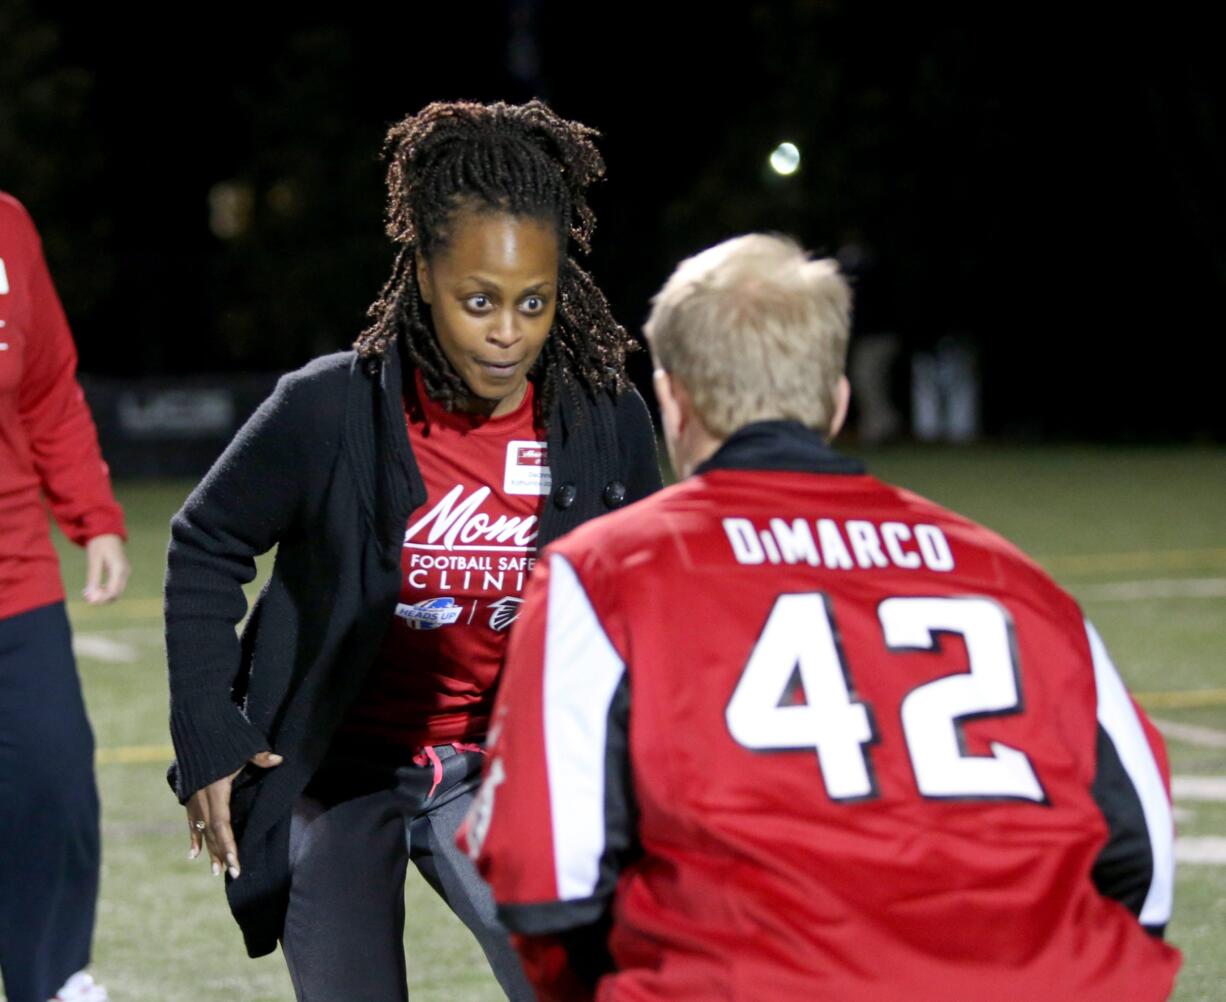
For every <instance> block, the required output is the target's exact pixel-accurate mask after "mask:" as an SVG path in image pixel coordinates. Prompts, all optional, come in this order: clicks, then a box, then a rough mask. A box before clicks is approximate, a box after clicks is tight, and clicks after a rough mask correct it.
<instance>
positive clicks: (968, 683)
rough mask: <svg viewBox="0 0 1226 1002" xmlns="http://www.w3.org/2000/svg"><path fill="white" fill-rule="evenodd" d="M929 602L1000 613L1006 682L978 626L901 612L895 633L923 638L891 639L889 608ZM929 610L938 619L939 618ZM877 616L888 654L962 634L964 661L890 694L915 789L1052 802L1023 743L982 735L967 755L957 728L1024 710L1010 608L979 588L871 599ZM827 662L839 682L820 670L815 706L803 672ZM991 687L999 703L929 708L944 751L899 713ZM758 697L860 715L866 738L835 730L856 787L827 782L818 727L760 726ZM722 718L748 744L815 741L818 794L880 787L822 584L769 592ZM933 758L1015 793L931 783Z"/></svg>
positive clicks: (859, 795) (871, 736)
mask: <svg viewBox="0 0 1226 1002" xmlns="http://www.w3.org/2000/svg"><path fill="white" fill-rule="evenodd" d="M815 600H816V601H815ZM933 602H935V603H939V604H940V605H941V606H945V605H946V604H947V603H948V604H949V607H950V608H951V609H952V610H953V612H952V613H951V616H952V618H953V619H954V620H957V619H958V618H959V614H960V613H961V612H962V610H963V609H966V608H969V607H968V606H966V605H965V603H974V604H975V605H976V606H978V607H979V608H981V609H982V608H990V609H991V610H993V612H994V613H996V614H997V615H998V616H999V622H1000V625H1001V626H1002V628H1003V631H1004V637H1005V644H1004V645H1003V649H1004V651H1005V659H1004V660H1005V662H1006V663H1007V681H1005V682H1004V685H1003V686H1002V684H1001V683H1002V679H1001V678H1000V677H999V672H998V671H997V668H995V667H992V665H994V664H996V663H997V662H996V660H995V657H994V656H995V655H998V654H999V653H1000V651H1001V648H1000V646H999V645H995V641H996V640H998V639H999V638H998V637H993V636H990V635H986V637H985V634H984V631H982V630H981V631H979V634H978V635H977V636H976V637H975V638H974V643H973V642H972V638H971V637H970V635H969V630H961V629H958V628H957V627H956V626H949V627H945V628H941V626H940V624H939V623H938V625H937V626H931V625H929V624H925V623H924V622H920V623H918V624H917V623H906V622H905V621H902V622H901V626H902V628H903V632H904V633H905V632H906V631H907V629H908V628H909V629H912V630H914V629H915V628H916V626H917V625H918V628H919V629H920V630H922V633H923V642H920V643H908V644H898V643H890V639H889V636H890V633H891V632H895V633H896V632H897V629H895V627H892V626H891V623H894V624H895V626H897V624H898V623H899V622H900V621H899V620H897V617H895V616H893V614H892V610H893V609H895V608H897V609H901V610H903V611H909V610H910V609H913V608H915V603H933ZM887 607H888V608H887ZM817 610H820V615H819V616H817V617H816V630H808V631H801V630H796V631H795V633H794V634H791V635H789V634H788V632H787V628H788V627H789V626H791V627H795V625H796V624H795V623H794V622H793V621H792V620H794V619H795V617H796V616H797V615H798V614H799V613H802V612H805V611H808V613H809V620H808V622H810V623H812V622H814V617H813V615H812V613H813V612H816V611H817ZM936 618H938V619H941V620H942V621H944V620H945V618H947V617H936ZM887 620H889V621H887ZM877 621H878V623H879V624H880V626H881V631H882V638H881V639H882V642H883V644H884V646H885V649H886V650H887V651H888V652H890V653H932V654H940V653H941V651H942V646H941V641H942V638H943V637H945V636H947V635H957V636H961V637H962V638H963V642H964V644H965V645H966V649H967V666H966V667H965V668H963V669H960V670H955V671H951V672H947V673H946V674H944V675H941V676H938V677H937V678H933V679H928V680H926V681H924V682H921V683H919V684H918V685H916V686H913V687H912V688H911V689H909V690H908V691H907V692H906V693H905V694H904V695H903V696H902V698H901V699H900V700H899V703H898V714H899V723H900V726H901V730H902V734H903V738H904V742H905V744H906V748H907V760H908V764H909V765H910V768H911V772H912V776H913V778H914V780H915V786H916V790H917V791H918V793H919V795H920V796H921V797H923V798H924V799H930V800H956V801H968V802H969V801H981V802H1002V801H1005V802H1007V801H1018V802H1024V803H1035V804H1039V805H1042V806H1050V804H1051V801H1050V799H1049V798H1048V796H1047V791H1046V790H1045V789H1044V787H1043V784H1042V782H1041V781H1040V780H1039V778H1038V773H1037V772H1036V771H1035V769H1034V767H1033V765H1032V764H1031V762H1030V759H1029V756H1027V755H1026V753H1025V752H1023V751H1021V750H1020V749H1016V748H1013V747H1011V746H1009V745H1006V744H1004V743H1003V742H999V741H989V742H988V746H989V748H990V749H991V753H990V754H987V755H972V754H969V753H968V752H967V742H966V735H965V731H964V729H963V728H964V726H965V725H966V724H967V723H970V722H973V721H976V720H980V719H990V718H993V717H1008V716H1013V715H1015V714H1019V713H1023V712H1025V709H1026V705H1025V700H1024V697H1023V693H1022V679H1021V671H1020V657H1019V654H1018V647H1017V638H1016V635H1015V632H1014V626H1013V617H1012V616H1011V615H1010V614H1009V610H1008V609H1006V608H1005V607H1004V606H1003V605H1001V604H1000V603H999V602H997V601H995V600H994V599H991V598H989V597H987V596H978V595H931V596H891V597H889V598H886V599H883V600H882V601H881V602H879V603H878V605H877ZM995 625H996V624H995V623H993V624H992V626H993V627H994V626H995ZM780 632H782V633H783V634H784V638H783V639H784V643H783V645H782V646H783V649H784V651H786V652H787V653H786V654H785V657H784V659H783V660H779V659H778V655H779V654H780V653H781V651H780V650H779V648H780V644H779V641H778V638H777V637H776V634H777V633H780ZM909 639H911V638H909ZM788 640H791V641H792V644H788V643H787V641H788ZM764 641H765V643H764ZM804 645H807V646H804ZM972 646H978V647H980V648H981V650H982V649H984V648H987V647H990V648H991V650H990V651H989V653H990V655H992V656H991V657H989V658H987V659H985V658H983V657H980V659H979V663H978V664H976V662H975V658H974V657H973V656H972V650H971V649H972ZM772 655H774V657H772ZM793 655H794V656H793ZM832 655H833V656H832ZM764 662H765V663H764ZM789 662H790V663H789ZM985 663H987V664H988V667H986V668H985V667H984V665H985ZM779 664H786V665H787V670H786V676H781V675H780V672H779V670H778V668H777V665H779ZM806 667H807V670H806ZM832 667H837V668H838V672H839V676H840V677H841V690H840V689H839V688H838V687H837V686H836V687H835V688H834V689H833V690H831V689H830V687H829V680H823V679H819V680H818V681H819V682H821V683H822V687H823V688H824V689H826V692H825V693H824V694H825V695H826V696H827V697H828V698H829V697H833V698H830V699H829V702H828V703H826V704H825V705H824V706H817V707H815V705H814V704H813V703H810V702H809V699H810V697H811V695H812V693H810V692H809V691H808V687H807V686H806V685H805V676H806V674H810V673H811V672H813V671H815V670H825V671H830V669H831V668H832ZM763 676H765V678H766V685H767V692H768V697H767V699H766V700H762V699H761V698H760V696H761V693H760V689H761V686H762V684H763V682H762V677H763ZM781 677H786V681H785V682H784V684H783V685H782V686H781V685H780V684H779V679H780V678H781ZM798 677H799V679H800V685H801V689H802V692H803V693H804V696H805V702H804V703H803V704H796V706H795V707H793V706H791V705H790V704H786V705H785V700H786V699H787V698H788V697H789V696H790V695H791V694H792V693H794V691H795V689H794V686H793V682H794V680H796V679H797V678H798ZM747 680H748V681H747ZM933 687H936V688H933ZM991 687H995V688H997V689H1001V688H1003V690H1004V691H1005V693H1006V696H1007V697H1008V698H1010V699H1011V702H1008V703H1001V702H1000V698H999V694H997V695H996V696H995V697H991V698H992V699H994V700H995V703H994V705H990V706H989V707H988V708H986V709H983V710H972V711H969V712H966V713H956V712H950V713H948V715H946V713H945V712H944V710H943V709H938V710H936V712H933V713H931V714H929V716H930V717H931V720H924V721H923V723H924V724H925V725H927V724H934V725H935V727H936V728H937V729H938V730H940V728H941V725H942V724H944V725H947V726H948V728H949V733H950V734H952V736H953V739H954V744H955V745H956V751H955V752H954V753H953V754H952V755H950V754H948V750H949V749H948V742H944V744H945V745H946V748H945V749H944V750H941V749H940V748H939V747H937V748H935V749H934V747H933V744H932V741H931V740H928V741H925V740H924V735H918V736H917V734H916V731H917V727H916V725H915V724H914V723H911V724H909V723H908V714H907V713H906V712H905V709H906V708H907V707H908V706H912V707H914V706H915V705H917V703H918V704H919V705H921V706H923V705H925V704H928V703H937V704H939V703H941V702H946V703H948V702H949V699H948V698H943V694H944V693H953V694H954V697H955V698H954V700H953V701H954V702H957V701H958V699H957V697H958V696H962V697H963V698H964V699H965V697H966V695H968V694H969V695H970V696H971V697H973V698H980V697H981V695H983V694H984V692H985V690H990V688H991ZM763 705H767V706H768V707H770V709H771V712H772V713H778V712H780V711H788V710H792V709H795V710H797V711H800V710H801V709H802V708H803V709H804V710H807V711H809V714H815V715H816V716H818V717H819V718H820V717H822V716H825V715H827V714H829V713H832V712H833V711H835V710H837V711H839V712H840V713H841V714H842V715H843V716H844V717H846V716H851V717H852V718H853V719H852V727H855V726H856V725H857V724H859V725H860V726H862V727H865V728H867V731H868V735H867V737H856V736H854V735H849V734H844V735H842V741H841V742H840V743H841V745H842V747H843V748H844V749H845V748H846V747H847V745H849V744H855V745H856V747H857V749H858V751H859V755H860V758H861V763H862V766H863V777H864V778H863V780H862V781H861V785H862V786H863V787H864V790H863V792H856V793H851V794H841V795H836V794H833V793H831V783H830V781H829V780H830V777H831V776H832V775H833V774H834V773H835V763H834V762H833V761H831V760H830V759H828V758H827V757H826V756H827V755H828V754H831V753H832V749H833V741H832V740H831V739H830V738H827V739H826V740H825V741H823V740H821V737H820V736H818V737H815V738H814V739H812V740H802V741H797V739H796V737H795V734H794V733H793V734H792V736H791V739H790V740H782V741H781V740H780V739H779V738H778V737H777V736H776V735H775V734H773V733H771V732H770V731H769V728H768V727H765V726H764V721H763V719H762V718H761V717H760V714H761V709H762V706H763ZM854 711H859V712H862V714H863V718H862V720H861V719H860V718H857V717H856V715H855V712H854ZM791 717H793V718H795V719H797V720H799V719H800V717H799V713H796V714H792V715H791ZM724 719H725V722H726V724H727V727H728V732H729V734H730V735H731V737H732V739H733V740H734V741H736V742H737V744H739V745H741V747H743V748H746V749H748V750H750V751H754V752H758V753H769V752H776V751H778V752H794V751H799V750H803V749H812V750H814V751H815V752H816V753H817V758H818V767H819V772H820V773H821V775H822V785H823V788H824V789H825V792H826V795H827V797H828V798H829V799H830V800H831V801H833V802H835V803H839V804H849V803H858V802H862V801H866V800H873V799H876V798H877V797H879V796H880V791H879V788H878V783H877V776H876V770H875V769H874V766H873V759H872V755H871V749H872V747H873V746H875V745H877V744H879V743H880V740H881V738H880V732H879V730H878V728H877V724H876V719H875V716H874V709H873V706H872V705H871V704H870V703H869V702H867V701H865V700H861V699H859V698H857V693H856V689H855V684H854V678H853V675H852V672H851V669H850V666H849V665H848V662H847V658H846V656H845V654H844V651H843V644H842V639H841V637H840V634H839V628H838V622H837V620H836V619H835V616H834V609H833V605H832V603H831V600H830V597H829V596H828V595H827V594H826V593H825V592H820V591H812V592H785V593H782V594H780V595H777V596H776V597H775V600H774V602H773V603H772V604H771V609H770V612H769V613H768V614H767V617H766V620H765V622H764V623H763V625H762V627H761V629H760V630H759V631H758V634H757V638H756V639H755V641H754V644H753V648H752V649H751V651H750V653H749V657H748V658H747V659H746V662H745V666H744V667H743V668H742V669H741V673H740V675H739V677H738V678H737V684H736V687H735V688H734V690H733V693H732V695H731V697H730V698H729V700H728V703H727V705H726V706H725V709H724ZM779 723H780V730H781V731H794V728H792V727H787V726H784V725H786V724H788V723H791V720H785V721H782V722H779ZM932 729H933V728H932V727H926V730H928V732H929V734H928V737H929V739H930V738H931V733H932ZM940 737H944V735H940ZM939 743H941V742H938V744H939ZM934 762H935V768H936V769H937V770H940V769H946V770H947V771H948V770H949V769H950V767H951V766H952V768H953V771H954V773H955V775H956V773H957V772H959V771H960V772H962V773H963V774H964V775H965V772H966V769H965V768H962V766H963V765H964V764H966V763H974V764H975V765H974V766H972V771H977V772H979V773H981V774H983V775H984V776H992V775H993V774H994V773H1003V774H1005V778H1006V779H1008V780H1009V781H1011V782H1014V783H1015V784H1017V787H1018V788H1017V789H1015V790H1014V792H1008V793H1003V792H988V793H975V792H969V793H968V792H960V791H952V792H950V791H948V790H947V791H942V792H931V791H932V789H933V784H932V783H930V782H927V781H926V779H925V776H924V775H923V773H924V772H926V771H927V772H929V773H930V772H931V769H930V768H929V767H931V766H933V764H934ZM1011 770H1012V772H1013V773H1014V775H1013V776H1011V777H1010V776H1009V775H1008V774H1009V772H1010V771H1011ZM1030 784H1032V785H1030ZM1002 785H1005V784H1002ZM936 786H938V787H939V786H940V784H939V783H938V784H936ZM1021 787H1025V789H1020V788H1021Z"/></svg>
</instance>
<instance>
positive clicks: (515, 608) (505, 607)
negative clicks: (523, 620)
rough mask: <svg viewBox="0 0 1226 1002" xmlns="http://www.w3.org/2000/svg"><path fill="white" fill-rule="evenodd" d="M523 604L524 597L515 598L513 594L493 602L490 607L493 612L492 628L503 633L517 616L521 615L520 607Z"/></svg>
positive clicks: (491, 617) (491, 615)
mask: <svg viewBox="0 0 1226 1002" xmlns="http://www.w3.org/2000/svg"><path fill="white" fill-rule="evenodd" d="M523 604H524V600H523V599H522V598H514V597H512V596H511V595H507V596H506V597H505V598H500V599H499V600H498V601H497V602H491V603H490V605H489V608H490V609H492V610H493V612H491V613H490V629H493V630H497V631H498V632H499V633H501V632H502V631H503V630H505V629H507V628H508V627H510V625H511V624H512V623H514V622H515V617H516V616H518V615H519V607H520V606H521V605H523Z"/></svg>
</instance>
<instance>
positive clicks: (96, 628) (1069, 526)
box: [65, 448, 1226, 1002]
mask: <svg viewBox="0 0 1226 1002" xmlns="http://www.w3.org/2000/svg"><path fill="white" fill-rule="evenodd" d="M866 458H867V459H868V460H869V463H870V467H871V468H872V470H873V472H874V473H876V474H877V475H879V476H881V477H883V478H885V479H890V480H893V481H895V482H898V483H901V484H904V485H906V486H908V487H911V488H913V489H914V490H917V491H919V492H920V493H923V494H926V495H928V496H929V497H932V498H934V499H935V500H938V501H941V502H943V503H945V504H948V505H950V506H952V507H954V508H957V509H959V510H961V511H963V512H965V513H966V514H968V515H971V516H972V517H974V518H977V519H978V520H980V521H982V522H984V523H986V524H987V525H988V526H990V527H992V528H994V529H997V530H999V531H1000V532H1002V533H1004V534H1005V535H1007V536H1009V537H1010V538H1012V539H1013V540H1014V541H1016V542H1017V543H1019V544H1020V545H1021V546H1022V547H1023V548H1024V549H1026V550H1027V551H1028V552H1030V553H1031V554H1033V555H1034V556H1036V557H1037V558H1038V559H1039V560H1040V561H1041V562H1042V563H1043V564H1044V565H1045V566H1046V567H1048V568H1049V570H1050V571H1051V572H1052V573H1053V574H1054V576H1055V577H1056V578H1057V579H1058V580H1059V581H1060V582H1061V583H1062V584H1064V585H1065V586H1066V587H1067V588H1068V589H1069V590H1070V591H1071V592H1072V593H1073V594H1074V595H1076V596H1077V597H1078V598H1079V599H1080V600H1081V601H1082V603H1083V605H1084V607H1085V609H1086V611H1087V613H1088V614H1089V615H1090V617H1091V618H1092V619H1093V620H1094V621H1095V623H1096V624H1097V626H1098V628H1099V631H1100V632H1101V633H1102V635H1103V637H1104V638H1105V640H1106V642H1107V644H1108V646H1109V647H1110V648H1111V650H1112V653H1113V655H1114V658H1115V661H1116V663H1117V664H1118V665H1119V667H1120V670H1121V671H1122V672H1123V674H1124V676H1125V678H1126V679H1127V681H1128V682H1129V684H1130V685H1131V687H1132V688H1133V690H1134V691H1135V692H1137V693H1139V694H1140V696H1141V700H1142V702H1143V703H1145V704H1146V705H1147V707H1148V708H1149V709H1150V711H1151V713H1152V715H1153V716H1154V717H1155V718H1157V719H1158V720H1159V721H1161V722H1162V726H1163V727H1164V728H1165V729H1166V730H1167V734H1168V744H1169V748H1170V752H1171V757H1172V763H1173V768H1174V772H1175V774H1176V776H1177V777H1178V780H1177V788H1176V799H1177V809H1178V815H1177V816H1178V824H1179V832H1180V841H1179V852H1180V857H1181V864H1180V870H1179V876H1178V886H1177V891H1176V904H1175V919H1174V921H1173V923H1172V925H1171V927H1170V931H1169V936H1170V938H1171V939H1172V940H1173V941H1174V942H1175V943H1176V944H1177V945H1179V946H1180V947H1181V948H1182V949H1183V951H1184V955H1185V962H1184V969H1183V973H1182V975H1181V978H1180V982H1179V987H1178V990H1177V992H1176V994H1175V998H1176V999H1180V1000H1187V1002H1191V1000H1204V1002H1209V1000H1217V999H1221V998H1222V997H1224V996H1226V950H1223V949H1222V947H1221V944H1222V943H1223V942H1224V941H1226V674H1224V673H1223V671H1222V659H1221V650H1222V646H1223V640H1226V628H1224V623H1226V450H1211V449H1192V448H1187V449H1179V450H1157V449H1154V450H1139V449H1127V450H1125V449H1115V450H1102V449H1089V448H1059V449H1020V448H1018V449H1014V448H1003V449H986V448H976V449H966V450H948V449H908V450H905V451H902V450H898V451H895V450H884V451H880V452H875V453H870V454H868V455H867V456H866ZM188 487H189V485H187V484H183V483H159V484H150V483H129V484H123V483H121V484H119V485H118V488H119V494H120V498H121V500H122V501H123V503H124V505H125V507H126V508H127V511H128V516H129V520H130V528H131V534H132V545H131V555H132V561H133V565H134V574H133V578H132V583H131V587H130V590H129V594H128V595H127V596H126V597H125V598H124V599H123V601H122V602H121V603H119V604H118V605H116V606H113V607H111V608H108V609H92V608H87V607H85V606H84V605H83V603H80V602H75V601H74V602H70V611H71V613H72V617H73V622H74V626H75V629H76V632H77V644H78V657H79V664H80V668H81V674H82V677H83V679H84V681H85V688H86V695H87V700H88V703H89V708H90V712H91V715H92V717H93V721H94V726H95V729H96V732H97V737H98V747H99V766H98V777H99V782H100V786H101V792H102V798H103V837H104V852H105V864H104V873H103V887H102V900H101V905H100V912H99V919H98V930H97V937H96V948H95V965H94V969H95V973H96V975H97V977H98V978H99V980H101V981H102V982H104V983H105V984H106V985H107V986H108V988H109V989H110V991H111V996H112V998H113V999H116V1000H117V1002H153V1000H157V1002H177V1000H191V1002H199V1000H200V999H216V998H226V999H238V1000H241V1002H273V1000H277V1002H283V1000H290V999H292V997H293V996H292V992H291V991H290V987H289V981H288V978H287V976H286V974H285V971H284V966H283V964H282V961H281V959H280V957H276V956H274V957H266V958H263V959H261V960H259V961H250V960H247V959H246V957H245V954H244V951H243V948H242V945H241V942H240V940H239V936H238V932H237V929H236V927H235V926H234V925H233V923H232V922H231V920H230V917H229V914H228V912H227V911H226V907H225V902H224V896H223V894H222V887H221V882H220V880H219V879H215V878H212V877H211V876H209V875H208V873H207V868H206V865H205V864H204V863H203V861H199V860H198V861H196V862H195V863H189V862H188V861H187V858H186V857H187V845H188V841H187V833H186V827H185V822H184V817H183V813H182V811H181V810H180V809H179V807H178V806H177V804H176V803H175V801H174V799H173V798H172V796H171V794H170V792H169V790H168V789H167V787H166V783H165V780H164V778H163V773H164V767H165V762H166V760H167V757H168V751H167V749H166V745H167V742H168V737H167V733H166V726H165V717H166V683H165V677H164V673H165V668H164V661H163V648H162V639H161V614H160V610H161V602H160V597H159V593H160V584H161V577H162V571H163V556H164V550H165V544H166V525H167V520H168V518H169V516H170V514H171V513H172V512H173V511H174V509H175V508H176V507H177V506H178V505H179V503H180V502H181V501H182V499H183V497H184V495H185V493H186V491H187V489H188ZM65 550H71V548H70V547H65ZM82 568H83V562H82V560H81V557H80V554H79V553H77V552H65V575H66V580H67V582H68V584H69V588H70V591H71V590H78V589H79V587H80V581H81V579H82V574H83V569H82ZM1195 778H1206V779H1217V780H1218V782H1217V783H1216V784H1213V783H1202V784H1200V785H1199V786H1197V784H1194V783H1191V782H1188V779H1195ZM1193 860H1207V861H1204V862H1198V861H1193ZM407 895H408V908H407V911H408V917H409V918H408V929H407V931H406V942H407V944H408V956H409V980H410V989H411V992H412V997H413V999H414V1002H466V1000H474V1002H478V1000H487V999H490V1000H492V999H497V998H500V997H501V996H500V993H499V992H498V991H497V989H496V988H495V987H494V986H493V982H492V980H491V978H490V977H489V974H488V972H487V970H486V967H485V963H484V960H483V958H482V957H481V955H480V953H479V951H478V950H477V948H476V947H475V945H474V944H473V943H472V942H471V941H470V938H469V937H468V935H467V934H466V932H465V931H464V930H463V929H462V928H461V927H460V925H459V924H458V922H456V921H455V920H454V919H452V918H451V917H450V915H449V914H448V913H447V912H446V910H445V909H444V908H443V907H442V906H441V905H440V904H439V903H438V902H437V901H436V900H435V898H434V896H433V895H432V893H431V892H430V891H429V890H428V889H427V888H426V887H425V885H424V883H422V882H421V881H420V879H419V878H417V877H416V876H415V875H411V877H410V884H409V887H408V889H407ZM764 1002H769V1000H764Z"/></svg>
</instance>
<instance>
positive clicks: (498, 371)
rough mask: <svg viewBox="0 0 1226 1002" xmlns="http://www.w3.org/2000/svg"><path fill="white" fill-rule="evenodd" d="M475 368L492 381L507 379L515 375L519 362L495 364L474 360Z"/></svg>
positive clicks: (481, 359)
mask: <svg viewBox="0 0 1226 1002" xmlns="http://www.w3.org/2000/svg"><path fill="white" fill-rule="evenodd" d="M476 362H477V368H478V369H480V370H481V371H482V372H483V373H485V374H486V375H487V376H489V377H490V378H492V379H509V378H510V377H511V376H513V375H515V370H516V369H518V368H519V362H495V361H490V360H489V359H484V358H478V359H476Z"/></svg>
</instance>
